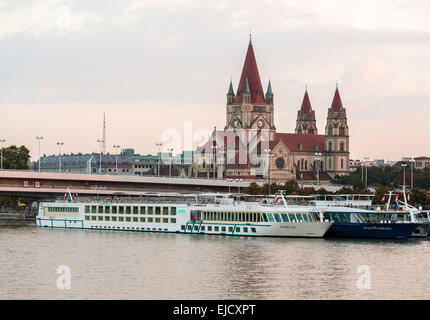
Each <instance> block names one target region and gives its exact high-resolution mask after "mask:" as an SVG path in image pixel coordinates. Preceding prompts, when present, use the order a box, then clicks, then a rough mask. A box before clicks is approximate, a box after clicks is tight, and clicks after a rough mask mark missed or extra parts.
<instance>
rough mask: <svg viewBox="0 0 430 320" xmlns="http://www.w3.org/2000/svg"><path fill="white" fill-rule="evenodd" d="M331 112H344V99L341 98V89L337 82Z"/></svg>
mask: <svg viewBox="0 0 430 320" xmlns="http://www.w3.org/2000/svg"><path fill="white" fill-rule="evenodd" d="M329 111H337V112H343V111H344V108H343V104H342V99H341V98H340V94H339V87H338V83H337V82H336V91H335V93H334V97H333V102H332V103H331V107H330V110H329Z"/></svg>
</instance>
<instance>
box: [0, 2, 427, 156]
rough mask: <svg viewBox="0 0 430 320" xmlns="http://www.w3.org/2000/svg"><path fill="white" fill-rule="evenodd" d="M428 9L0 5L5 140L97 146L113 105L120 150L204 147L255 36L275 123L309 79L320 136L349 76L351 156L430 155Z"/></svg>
mask: <svg viewBox="0 0 430 320" xmlns="http://www.w3.org/2000/svg"><path fill="white" fill-rule="evenodd" d="M429 16H430V2H429V1H428V0H414V1H411V0H372V1H369V0H359V1H355V0H331V1H330V0H324V1H322V0H321V1H318V0H312V1H311V0H300V1H299V0H298V1H287V0H283V1H275V0H271V1H270V0H266V1H264V0H258V1H254V0H248V1H246V2H243V1H232V0H230V1H195V0H172V1H163V0H142V1H140V0H122V1H114V0H91V1H87V0H75V1H73V0H68V1H66V0H13V1H9V0H0V120H1V127H0V139H5V140H6V142H5V143H4V146H8V145H11V144H15V145H25V146H27V147H28V148H29V149H30V151H31V157H32V160H36V159H37V158H38V156H39V145H38V140H36V139H35V137H36V136H43V138H44V139H43V140H42V141H41V144H40V152H41V154H42V155H43V154H47V155H49V154H54V153H56V154H58V153H59V146H58V145H57V142H63V143H64V145H63V146H62V153H78V152H83V153H87V152H98V151H99V150H100V145H99V144H98V142H97V140H98V139H101V138H102V129H103V113H104V112H105V113H106V140H107V144H106V146H107V151H109V152H111V153H114V152H115V151H114V148H113V145H120V146H121V148H134V149H135V151H136V152H137V153H140V154H148V153H155V152H157V147H156V143H157V142H163V150H164V151H165V150H166V148H168V147H169V146H170V147H171V146H172V141H173V140H174V141H175V142H176V144H175V148H174V149H175V150H174V153H177V152H180V151H181V150H182V149H183V148H185V149H189V147H190V145H192V146H193V147H195V146H196V145H197V144H201V143H202V142H203V140H204V139H205V138H206V137H207V135H208V134H209V133H210V131H211V130H213V128H214V127H215V126H216V127H217V128H219V129H222V128H223V127H224V125H225V104H226V93H227V90H228V85H229V81H230V78H231V79H232V82H233V86H234V89H235V90H236V89H237V84H238V82H239V78H240V74H241V71H242V66H243V62H244V59H245V54H246V50H247V46H248V41H249V33H250V32H251V33H252V42H253V46H254V52H255V55H256V59H257V64H258V68H259V72H260V77H261V80H262V83H263V88H265V89H266V88H267V83H268V80H269V78H270V80H271V83H272V89H273V92H274V102H275V125H276V127H277V130H278V131H280V132H294V128H295V122H296V116H297V111H298V109H299V108H300V105H301V102H302V99H303V95H304V92H305V87H306V86H307V87H308V92H309V96H310V100H311V103H312V107H313V109H314V110H315V113H316V119H317V127H318V130H319V133H323V132H324V127H325V123H326V117H327V109H328V108H329V107H330V105H331V101H332V99H333V95H334V91H335V88H336V82H337V81H338V82H339V90H340V94H341V98H342V101H343V105H344V107H345V108H346V110H347V116H348V125H349V131H350V152H351V159H362V158H363V157H369V158H370V159H385V160H397V159H400V158H401V157H402V156H424V155H425V156H430V143H429V141H428V140H429V139H428V138H429V136H430V134H429V133H430V125H429V124H430V81H429V79H428V74H429V71H430V58H429V57H430V19H428V17H429ZM184 126H185V127H186V130H184ZM184 132H188V133H187V134H185V133H184ZM190 132H191V133H190ZM184 134H185V136H186V137H190V139H185V138H184ZM172 139H173V140H172ZM184 141H186V143H185V144H184ZM190 141H191V142H190Z"/></svg>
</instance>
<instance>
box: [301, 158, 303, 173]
mask: <svg viewBox="0 0 430 320" xmlns="http://www.w3.org/2000/svg"><path fill="white" fill-rule="evenodd" d="M301 164H302V165H301V170H303V159H302V160H301Z"/></svg>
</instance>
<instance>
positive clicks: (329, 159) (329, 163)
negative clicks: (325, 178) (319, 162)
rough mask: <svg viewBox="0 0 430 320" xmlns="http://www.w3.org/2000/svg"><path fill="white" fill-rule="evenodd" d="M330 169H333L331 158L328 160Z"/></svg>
mask: <svg viewBox="0 0 430 320" xmlns="http://www.w3.org/2000/svg"><path fill="white" fill-rule="evenodd" d="M328 168H329V169H331V158H330V159H328Z"/></svg>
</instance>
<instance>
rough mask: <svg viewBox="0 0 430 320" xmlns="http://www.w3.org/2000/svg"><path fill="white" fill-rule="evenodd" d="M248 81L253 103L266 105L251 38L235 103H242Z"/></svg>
mask: <svg viewBox="0 0 430 320" xmlns="http://www.w3.org/2000/svg"><path fill="white" fill-rule="evenodd" d="M247 79H248V88H249V93H250V94H251V101H250V102H253V103H265V102H266V101H265V99H264V92H263V86H262V85H261V80H260V74H259V72H258V67H257V62H256V60H255V54H254V49H253V45H252V41H251V38H250V41H249V45H248V51H247V52H246V57H245V63H244V64H243V69H242V75H241V76H240V81H239V86H238V90H237V95H236V99H235V101H234V103H242V101H243V96H242V93H243V92H244V91H245V87H246V82H247V81H246V80H247Z"/></svg>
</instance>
